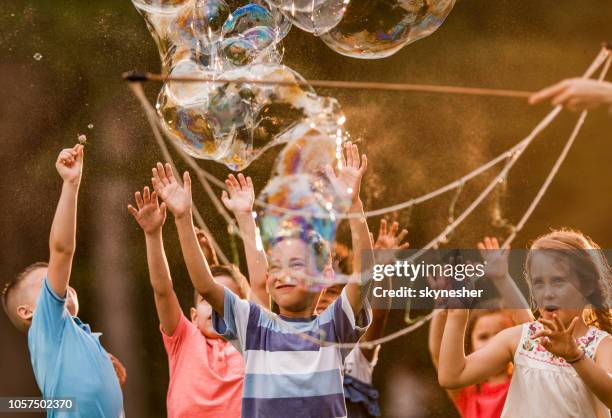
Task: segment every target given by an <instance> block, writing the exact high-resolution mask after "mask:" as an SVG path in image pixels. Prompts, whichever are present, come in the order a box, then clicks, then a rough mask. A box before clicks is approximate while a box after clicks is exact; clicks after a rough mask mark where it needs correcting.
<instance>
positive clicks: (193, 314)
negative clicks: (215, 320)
mask: <svg viewBox="0 0 612 418" xmlns="http://www.w3.org/2000/svg"><path fill="white" fill-rule="evenodd" d="M189 316H190V317H191V322H195V321H196V319H198V310H197V309H196V308H193V307H192V308H191V309H189Z"/></svg>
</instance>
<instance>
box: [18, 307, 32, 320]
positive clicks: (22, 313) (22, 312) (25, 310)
mask: <svg viewBox="0 0 612 418" xmlns="http://www.w3.org/2000/svg"><path fill="white" fill-rule="evenodd" d="M33 315H34V310H33V309H32V307H31V306H30V305H20V306H18V307H17V316H19V318H21V319H23V320H26V321H30V320H32V316H33Z"/></svg>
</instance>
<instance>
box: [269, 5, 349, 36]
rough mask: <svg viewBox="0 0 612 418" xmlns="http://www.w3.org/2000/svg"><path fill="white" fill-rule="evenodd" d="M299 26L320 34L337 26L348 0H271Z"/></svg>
mask: <svg viewBox="0 0 612 418" xmlns="http://www.w3.org/2000/svg"><path fill="white" fill-rule="evenodd" d="M270 4H272V5H274V6H275V7H277V8H278V9H279V10H281V11H282V12H283V14H284V15H285V17H286V18H287V19H288V20H289V21H290V22H291V23H293V24H294V25H295V26H297V27H298V28H300V29H302V30H304V31H306V32H311V33H314V34H315V35H320V34H322V33H325V32H327V31H329V30H330V29H332V28H333V27H335V26H336V25H337V24H338V23H339V22H340V21H341V20H342V16H343V15H344V11H345V10H346V5H347V4H348V0H295V1H293V0H270Z"/></svg>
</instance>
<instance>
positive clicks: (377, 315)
mask: <svg viewBox="0 0 612 418" xmlns="http://www.w3.org/2000/svg"><path fill="white" fill-rule="evenodd" d="M398 230H399V224H398V223H397V222H393V223H392V224H391V228H387V220H386V219H381V220H380V227H379V229H378V238H377V239H376V242H375V243H374V249H376V250H384V251H389V252H391V251H392V250H395V249H399V250H403V249H406V248H408V247H409V244H408V243H407V242H406V243H404V244H402V241H403V239H404V238H405V237H406V235H408V231H407V230H405V229H402V231H401V232H399V233H398ZM370 241H373V240H372V239H371V238H370ZM376 262H377V263H380V262H381V261H380V260H378V259H377V260H376ZM385 282H386V283H385ZM390 282H391V278H389V277H386V278H385V279H383V286H384V287H385V288H391V283H390ZM390 307H391V306H390V301H388V304H387V307H386V309H385V308H378V309H376V308H374V309H372V324H371V325H370V326H369V327H368V330H367V331H366V333H365V335H364V336H363V339H362V340H363V341H374V340H377V339H378V338H381V337H382V336H383V335H384V334H385V328H386V327H387V319H388V318H389V309H390ZM375 350H376V349H375V348H366V347H361V352H362V353H363V355H364V357H365V358H367V359H368V360H369V361H372V359H373V358H374V352H375Z"/></svg>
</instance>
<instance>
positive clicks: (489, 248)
mask: <svg viewBox="0 0 612 418" xmlns="http://www.w3.org/2000/svg"><path fill="white" fill-rule="evenodd" d="M477 247H478V249H479V250H480V256H481V257H482V259H483V261H484V264H485V276H486V277H488V278H490V279H492V280H495V279H504V278H506V277H508V254H509V252H510V248H504V249H500V248H499V242H498V241H497V238H489V237H485V238H484V239H483V240H482V242H479V243H478V244H477Z"/></svg>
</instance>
